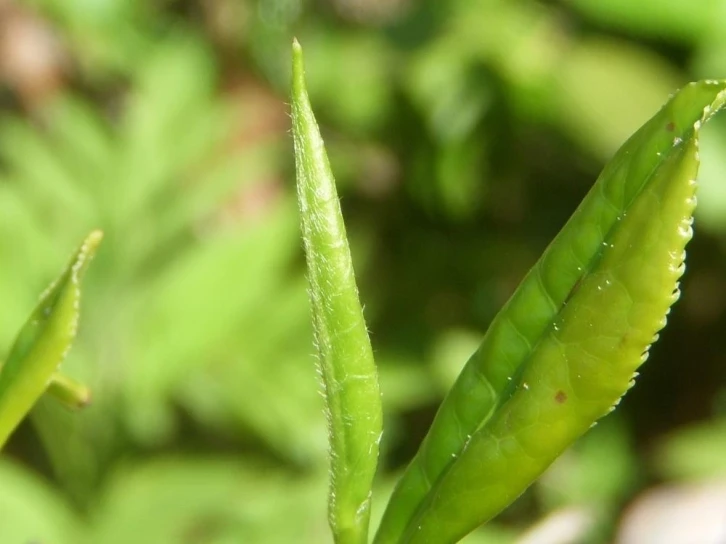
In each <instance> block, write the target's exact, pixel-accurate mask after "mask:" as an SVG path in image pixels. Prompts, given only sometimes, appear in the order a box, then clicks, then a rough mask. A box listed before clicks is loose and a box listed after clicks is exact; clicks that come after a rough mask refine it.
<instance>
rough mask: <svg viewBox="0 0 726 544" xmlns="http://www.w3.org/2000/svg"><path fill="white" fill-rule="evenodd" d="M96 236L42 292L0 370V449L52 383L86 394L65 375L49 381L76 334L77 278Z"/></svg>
mask: <svg viewBox="0 0 726 544" xmlns="http://www.w3.org/2000/svg"><path fill="white" fill-rule="evenodd" d="M102 236H103V235H102V234H101V232H100V231H94V232H92V233H91V234H89V235H88V237H87V238H86V240H85V241H84V242H83V244H82V245H81V247H80V248H79V249H78V251H76V253H75V254H74V255H73V258H72V259H71V261H70V263H69V264H68V266H67V267H66V269H65V270H64V271H63V273H62V274H61V275H60V277H59V278H58V279H57V280H56V281H55V282H54V283H53V284H52V285H51V286H50V287H49V288H48V289H47V290H46V291H45V293H43V295H42V296H41V297H40V302H39V304H38V306H37V307H36V308H35V311H34V312H33V313H32V315H31V316H30V319H28V321H27V323H26V324H25V326H24V327H23V329H22V330H21V331H20V334H19V335H18V337H17V339H16V340H15V343H14V344H13V347H12V348H11V350H10V355H9V357H8V359H7V361H5V363H4V364H3V366H2V369H1V370H0V447H2V446H3V445H4V444H5V442H6V441H7V439H8V437H9V436H10V434H11V433H12V432H13V430H15V428H16V427H17V426H18V424H19V423H20V421H21V420H22V419H23V418H24V417H25V415H26V414H27V413H28V412H29V411H30V409H31V408H32V407H33V405H34V404H35V403H36V401H37V400H38V398H39V397H40V396H41V395H42V394H43V393H44V392H45V391H46V390H47V389H48V387H49V385H51V384H53V383H54V382H55V385H52V387H53V389H54V390H56V391H58V392H59V393H62V395H61V396H63V397H64V398H66V399H70V397H72V396H74V395H84V394H85V395H87V393H84V392H83V391H81V390H80V389H78V386H77V385H73V386H71V384H72V383H73V382H69V381H68V379H67V378H64V377H62V378H60V380H58V379H55V380H54V375H56V371H57V370H58V367H59V366H60V364H61V362H63V359H64V358H65V356H66V354H67V353H68V350H69V349H70V347H71V343H72V342H73V339H74V338H75V336H76V330H77V328H78V316H79V306H80V296H81V286H80V282H81V277H82V276H83V273H84V272H85V270H86V268H87V267H88V263H89V262H90V261H91V259H92V258H93V256H94V254H95V252H96V249H97V247H98V244H99V243H100V242H101V238H102ZM71 389H74V390H75V392H74V391H71Z"/></svg>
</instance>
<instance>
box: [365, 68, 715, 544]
mask: <svg viewBox="0 0 726 544" xmlns="http://www.w3.org/2000/svg"><path fill="white" fill-rule="evenodd" d="M725 88H726V82H713V81H709V82H701V83H694V84H690V85H688V86H687V87H685V88H684V89H683V90H682V91H681V92H679V93H678V94H676V95H675V96H674V97H673V98H672V99H671V101H670V102H668V104H667V105H666V106H665V107H664V108H663V109H662V110H661V111H660V112H659V113H658V114H657V115H655V117H653V118H652V119H651V120H650V121H649V122H648V123H646V124H645V125H644V126H643V127H642V128H641V129H640V130H639V131H637V132H636V133H635V134H634V135H633V136H632V137H631V138H630V140H628V142H627V143H626V144H625V145H624V146H623V147H622V148H621V149H620V150H619V151H618V153H617V154H616V155H615V157H614V158H613V159H612V160H611V162H610V163H609V164H608V166H607V167H606V168H605V170H604V171H603V173H602V174H601V176H600V177H599V178H598V181H597V182H596V183H595V185H594V186H593V188H592V190H591V191H590V192H589V194H588V195H587V196H586V197H585V199H584V201H583V202H582V204H581V205H580V207H579V208H578V209H577V211H576V212H575V213H574V215H573V216H572V218H571V219H570V220H569V222H568V223H567V224H566V225H565V226H564V228H563V229H562V231H561V232H560V233H559V234H558V236H557V237H556V238H555V240H554V241H553V242H552V243H551V244H550V246H549V247H548V248H547V249H546V251H545V253H544V255H543V256H542V257H541V258H540V260H539V261H538V262H537V264H536V265H535V266H534V267H533V269H532V270H531V271H530V272H529V274H528V275H527V276H526V277H525V279H524V280H523V281H522V284H521V285H520V286H519V288H518V289H517V291H516V292H515V293H514V295H513V296H512V298H511V299H510V300H509V302H508V303H507V304H506V305H505V307H504V308H503V309H502V311H501V312H500V313H499V314H498V315H497V317H496V318H495V320H494V321H493V322H492V324H491V326H490V328H489V330H488V332H487V334H486V336H485V339H484V341H483V343H482V345H481V347H480V348H479V350H478V351H477V352H476V353H475V354H474V355H473V356H472V358H471V359H470V361H469V362H468V363H467V365H466V367H465V368H464V370H463V371H462V374H461V375H460V376H459V379H458V380H457V382H456V384H455V385H454V387H453V388H452V390H451V391H450V393H449V394H448V396H447V397H446V399H445V400H444V403H443V404H442V406H441V408H440V410H439V412H438V414H437V415H436V418H435V421H434V423H433V425H432V427H431V430H430V431H429V434H428V436H427V437H426V439H425V440H424V443H423V444H422V446H421V448H420V450H419V452H418V453H417V455H416V457H415V458H414V460H413V461H412V463H411V465H410V466H409V467H408V470H407V471H406V474H405V475H404V477H403V478H402V480H401V482H400V483H399V485H398V487H397V488H396V491H395V492H394V494H393V496H392V498H391V501H390V503H389V506H388V510H387V512H386V514H385V516H384V520H383V522H382V525H381V529H380V531H379V534H378V535H377V539H376V542H378V543H390V542H417V543H418V542H436V543H439V542H455V541H456V540H457V539H459V538H461V537H462V536H463V535H465V534H466V533H468V532H469V531H471V530H473V529H474V528H475V527H476V526H477V525H479V524H481V523H483V522H485V521H487V520H488V519H490V518H491V517H493V516H494V515H496V514H497V513H498V512H499V511H501V510H502V509H503V508H504V507H506V506H507V505H508V504H509V503H511V502H512V501H513V500H514V499H515V498H516V497H517V496H518V495H519V494H520V493H521V492H522V491H524V489H526V487H527V486H528V485H529V484H530V483H531V482H532V481H533V480H534V479H535V478H536V477H537V476H539V475H540V474H541V473H542V471H544V470H545V468H547V466H549V464H550V463H552V461H554V459H555V458H556V457H557V456H558V455H559V454H560V453H561V452H562V451H563V450H564V449H565V448H566V447H567V446H568V445H569V444H571V443H572V442H573V441H574V440H575V439H576V438H577V437H579V436H580V435H581V434H583V433H584V432H585V431H586V430H587V429H588V428H589V427H590V426H591V425H592V424H593V422H594V421H596V420H597V419H598V418H599V417H601V416H603V415H604V414H606V413H607V412H608V411H610V410H611V409H612V407H613V405H614V404H616V403H617V402H618V400H619V398H620V397H621V396H622V395H623V394H624V393H625V392H626V391H627V389H628V388H629V387H630V386H631V385H632V378H633V375H634V372H635V370H636V369H637V367H638V366H640V364H642V363H643V362H644V361H645V359H646V357H647V351H648V348H649V346H650V344H651V343H652V342H653V341H655V339H657V334H656V333H657V331H658V330H660V329H661V328H662V327H663V326H665V323H666V315H667V313H668V311H669V308H670V306H671V304H673V302H675V300H677V298H678V290H677V285H678V278H679V277H680V276H681V274H682V273H683V270H684V265H683V260H684V257H685V253H684V247H685V245H686V243H687V242H688V240H689V239H690V237H691V233H692V231H691V221H692V213H693V209H694V207H695V203H696V200H695V196H694V194H695V181H694V180H695V177H696V174H697V170H698V133H699V129H700V127H701V125H702V124H703V122H704V121H706V120H707V119H708V118H709V117H710V116H711V115H712V114H713V113H714V112H715V111H717V110H718V109H719V108H721V107H722V106H723V103H724V98H725V94H724V89H725Z"/></svg>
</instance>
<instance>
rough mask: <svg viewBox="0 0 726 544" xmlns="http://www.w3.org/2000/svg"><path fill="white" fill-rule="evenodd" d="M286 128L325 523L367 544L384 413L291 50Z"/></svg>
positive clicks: (342, 538)
mask: <svg viewBox="0 0 726 544" xmlns="http://www.w3.org/2000/svg"><path fill="white" fill-rule="evenodd" d="M292 125H293V137H294V141H295V161H296V165H297V187H298V200H299V205H300V213H301V216H302V232H303V241H304V244H305V254H306V258H307V264H308V281H309V283H310V298H311V305H312V313H313V328H314V333H315V341H316V344H317V348H318V352H319V359H320V374H321V376H322V380H323V386H324V392H325V399H326V403H327V415H328V423H329V435H330V449H331V451H330V459H331V486H330V495H329V521H330V525H331V528H332V530H333V534H334V536H335V540H336V542H339V543H361V544H362V543H365V542H367V533H368V521H369V516H370V501H371V497H370V495H371V485H372V481H373V476H374V474H375V471H376V464H377V462H378V443H379V441H380V438H381V428H382V409H381V397H380V391H379V386H378V375H377V372H376V367H375V364H374V362H373V353H372V350H371V344H370V340H369V338H368V332H367V330H366V326H365V321H364V318H363V310H362V308H361V305H360V302H359V300H358V290H357V287H356V284H355V277H354V275H353V265H352V261H351V257H350V250H349V248H348V242H347V239H346V235H345V226H344V224H343V216H342V214H341V211H340V203H339V201H338V196H337V193H336V190H335V182H334V180H333V175H332V173H331V171H330V165H329V163H328V158H327V155H326V153H325V148H324V145H323V141H322V138H321V137H320V131H319V129H318V126H317V123H316V121H315V117H314V115H313V112H312V109H311V107H310V101H309V99H308V95H307V91H306V89H305V80H304V71H303V59H302V50H301V48H300V45H299V44H298V43H297V41H296V42H295V43H294V45H293V81H292Z"/></svg>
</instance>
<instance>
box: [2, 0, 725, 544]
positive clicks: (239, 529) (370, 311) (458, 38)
mask: <svg viewBox="0 0 726 544" xmlns="http://www.w3.org/2000/svg"><path fill="white" fill-rule="evenodd" d="M293 35H295V36H297V37H298V39H299V40H300V42H301V43H302V45H303V47H304V49H305V54H306V64H307V76H308V83H309V88H310V94H311V99H312V102H313V106H314V108H315V110H316V113H317V115H318V119H319V121H320V124H321V127H322V130H323V135H324V137H325V138H326V143H327V145H328V149H329V153H330V158H331V162H332V163H333V168H334V170H335V172H336V175H337V180H338V183H339V186H340V193H341V196H342V205H343V211H344V214H345V217H346V221H347V222H348V231H349V235H350V237H351V242H352V245H353V253H354V260H355V265H356V269H357V273H358V276H359V281H360V287H361V296H362V299H363V301H364V303H365V308H366V315H367V319H368V323H369V328H370V330H371V331H372V342H373V345H374V350H375V353H376V356H377V360H378V362H379V365H380V373H381V382H382V389H383V394H384V407H385V436H384V441H383V445H382V447H383V453H382V459H381V469H380V477H379V486H378V488H377V490H376V495H375V497H374V502H375V505H374V518H377V517H378V516H380V514H381V509H382V507H383V506H384V505H385V500H386V497H387V494H388V493H390V490H391V488H392V485H393V483H394V482H395V478H396V477H397V475H399V474H400V472H401V470H402V469H403V467H404V466H405V463H406V462H407V461H408V460H409V459H410V457H411V456H412V455H413V453H414V452H415V450H416V448H417V445H418V443H419V442H420V440H421V439H422V437H423V435H424V433H425V431H426V429H427V426H428V424H429V423H430V421H431V419H432V417H433V415H434V413H435V410H436V407H437V405H438V403H439V402H440V401H441V399H442V397H443V395H444V393H445V391H446V390H447V388H448V387H449V385H450V384H451V383H452V381H453V380H454V378H455V376H456V375H457V373H458V371H459V369H460V368H461V366H462V365H463V364H464V362H465V361H466V359H467V357H468V356H469V355H470V354H471V353H472V352H473V350H474V349H475V347H476V346H477V343H478V342H479V340H480V339H481V337H482V335H483V333H484V331H485V330H486V327H487V325H488V323H489V322H490V320H491V319H492V317H493V316H494V315H495V313H496V312H497V311H498V309H499V308H500V307H501V305H502V304H503V303H504V302H505V301H506V299H507V298H508V296H509V295H510V293H511V292H512V290H513V289H514V288H515V287H516V285H517V283H518V282H519V280H520V279H521V278H522V277H523V275H524V274H525V273H526V271H527V270H528V269H529V267H530V266H531V265H532V264H533V263H534V262H535V260H536V259H537V257H538V256H539V254H540V253H541V252H542V250H543V249H544V248H545V247H546V245H547V243H548V242H549V241H550V240H551V238H552V237H553V236H554V235H555V234H556V233H557V231H558V230H559V228H560V227H561V226H562V225H563V224H564V222H565V221H566V220H567V218H568V217H569V215H570V214H571V213H572V211H573V210H574V209H575V207H576V206H577V204H578V202H579V201H580V199H581V198H582V197H583V195H584V194H585V193H586V191H587V190H588V189H589V187H590V186H591V184H592V183H593V181H594V180H595V178H596V177H597V175H598V173H599V171H600V169H601V168H602V166H603V165H604V163H605V161H606V160H607V159H608V158H609V157H610V156H611V155H612V153H613V152H614V151H615V150H616V149H617V148H618V147H619V145H620V144H622V143H623V141H624V140H625V139H626V138H627V137H628V136H629V135H630V134H631V133H632V132H633V131H634V130H635V129H636V128H638V127H639V126H640V125H641V124H642V123H643V122H644V121H646V120H647V119H648V118H649V117H650V116H652V115H653V114H654V113H655V111H656V110H657V109H658V108H659V107H660V106H661V104H662V103H663V102H665V100H666V99H667V98H668V96H669V95H670V93H672V92H673V91H675V90H676V89H677V88H678V87H680V86H682V85H683V84H684V83H686V82H688V81H690V80H695V79H701V78H719V77H724V76H726V0H709V1H706V0H698V1H694V0H640V1H637V2H636V1H633V0H608V1H600V0H560V1H554V0H553V1H550V2H544V1H541V2H537V1H534V0H532V1H529V0H482V1H474V0H471V1H466V0H453V1H441V0H258V1H254V0H202V1H199V2H194V1H187V0H153V1H148V0H75V1H69V0H32V1H26V2H17V1H13V0H0V82H1V86H0V263H2V264H1V266H0V301H2V304H1V306H2V311H0V357H2V356H4V355H5V354H6V353H7V350H8V349H9V346H10V343H11V342H12V339H13V335H14V334H15V332H16V331H17V329H18V328H19V326H20V324H21V323H22V321H23V319H24V318H25V316H26V315H28V313H29V312H30V310H31V308H32V307H33V305H34V302H35V300H36V297H37V295H38V293H39V292H40V291H41V290H42V289H43V288H44V287H45V285H46V284H47V283H48V282H49V281H50V279H51V278H52V277H54V275H55V274H56V273H57V272H58V271H59V270H60V269H61V267H62V266H63V264H64V263H65V260H66V258H67V257H68V255H69V254H70V253H71V251H72V249H73V248H74V247H75V246H76V244H77V243H78V242H79V241H80V240H81V239H82V237H83V236H84V235H85V234H86V233H87V232H88V231H89V230H91V229H92V228H95V227H99V228H102V229H103V230H104V231H105V233H106V239H105V240H104V244H103V246H102V249H101V251H100V254H99V255H98V257H97V260H96V262H95V263H94V265H93V267H92V268H91V271H90V277H89V278H88V282H87V289H86V293H85V299H84V306H83V311H82V321H81V331H80V337H79V339H78V341H77V343H76V345H75V347H74V349H73V351H72V353H71V355H70V357H69V359H68V360H67V362H66V363H65V367H64V368H65V370H66V371H67V373H68V374H69V375H71V376H73V377H75V378H78V379H82V380H84V381H85V382H87V383H88V384H89V385H91V386H92V388H93V391H94V403H93V405H92V407H91V408H90V409H87V410H85V411H84V412H82V413H79V414H71V413H69V412H67V411H65V410H64V409H63V408H60V407H58V406H56V405H55V404H54V403H53V401H52V400H47V401H46V400H44V401H43V402H42V403H41V404H40V406H38V408H37V409H36V410H35V411H34V413H33V415H32V418H31V419H30V420H29V421H28V422H26V423H25V424H24V425H23V426H22V427H21V428H20V429H19V431H18V432H17V433H16V435H15V436H14V438H13V439H12V441H11V443H10V444H9V446H8V448H7V449H6V450H5V451H4V452H3V457H2V461H0V482H1V483H0V542H2V544H30V543H43V544H91V543H93V544H115V543H119V544H122V543H123V544H126V543H129V542H134V543H141V544H146V543H148V544H152V543H153V544H167V543H168V544H227V543H229V544H232V543H252V544H254V543H261V544H262V543H264V544H267V543H278V542H279V543H291V542H300V543H324V542H329V541H330V537H329V535H328V529H327V522H326V512H325V510H326V505H325V501H326V487H327V475H326V469H327V461H326V434H325V432H326V431H325V423H324V417H323V406H322V399H321V397H320V395H319V394H318V390H319V386H318V383H317V380H316V375H315V368H314V365H315V363H314V349H313V344H312V339H311V331H310V326H309V323H308V320H309V310H308V305H307V298H306V297H307V295H306V284H305V277H304V262H303V257H302V248H301V243H300V241H299V239H298V236H299V234H298V230H297V229H298V217H297V212H296V209H295V202H294V179H293V156H292V142H291V138H290V134H289V119H288V116H287V113H288V107H287V100H288V99H287V86H288V81H289V74H288V72H289V49H290V43H291V40H292V37H293ZM701 157H702V159H703V167H702V173H701V188H700V189H699V191H700V193H699V209H698V215H697V221H696V236H695V239H694V241H693V242H692V243H691V245H690V246H689V260H688V272H687V274H686V276H685V278H684V281H683V284H682V290H683V295H682V297H681V301H680V302H679V303H678V304H677V305H676V307H675V308H674V310H673V312H671V315H670V318H669V326H668V328H667V329H666V331H665V332H664V333H663V334H662V335H661V337H662V338H661V340H660V342H659V343H658V344H657V345H656V346H655V348H654V349H653V350H652V355H651V358H650V360H649V361H648V363H647V364H646V365H645V366H644V367H643V375H642V377H641V378H640V379H639V380H638V385H637V387H635V388H634V389H633V390H632V391H631V392H630V393H629V394H628V396H627V397H626V399H625V400H624V401H623V402H622V403H621V406H620V409H619V410H618V411H616V412H615V413H614V414H613V415H611V416H610V417H608V418H607V419H605V420H604V421H602V422H601V423H600V424H599V425H598V426H597V427H596V428H595V429H594V430H593V431H592V432H591V433H589V434H588V435H587V436H586V437H585V438H584V439H582V440H581V441H580V442H579V443H578V444H577V445H576V446H575V447H574V448H573V449H572V450H570V451H568V452H567V453H566V454H565V455H564V456H563V457H562V458H561V459H560V460H559V461H558V462H557V463H556V464H555V465H554V466H553V467H552V469H551V470H550V471H549V472H548V473H547V474H546V475H545V476H544V477H543V478H542V480H541V481H540V482H538V483H537V484H536V485H535V486H533V488H532V489H530V490H529V491H528V492H527V493H525V495H524V496H523V497H522V498H521V499H519V500H518V501H517V502H516V503H515V504H514V505H513V506H512V507H511V508H509V509H508V510H507V511H506V512H505V513H504V514H503V515H502V516H500V517H499V518H498V519H497V520H496V521H495V522H494V523H492V524H490V525H489V526H487V527H486V528H485V529H483V530H481V531H479V532H477V533H475V534H474V535H472V536H471V537H469V538H468V539H467V541H466V542H469V543H472V544H475V543H508V542H517V541H519V542H538V543H546V542H557V543H564V542H585V543H590V542H593V543H595V542H610V541H613V540H614V539H615V540H617V541H618V542H630V541H628V540H627V539H626V537H624V536H622V534H623V531H624V529H623V526H624V524H625V521H624V520H627V518H628V515H629V513H631V514H632V512H633V505H634V504H638V501H641V500H644V499H643V498H644V497H647V494H648V493H649V492H650V490H653V489H656V490H657V489H661V488H665V489H674V490H678V489H681V488H683V487H685V486H691V487H692V486H694V485H695V486H698V485H702V483H703V482H718V481H719V478H720V479H723V477H724V476H726V379H725V375H726V372H724V357H725V356H724V352H725V349H724V348H725V347H726V344H725V340H724V335H723V332H722V331H723V330H724V325H725V324H726V323H725V322H726V315H725V313H724V309H725V308H726V243H725V242H726V180H724V179H723V178H724V177H725V176H726V117H722V118H720V119H718V118H717V119H715V120H714V121H713V122H712V123H711V124H710V125H709V126H708V128H707V130H706V134H705V136H704V139H703V142H702V146H701ZM664 486H665V487H664ZM691 487H689V489H690V488H691ZM563 513H564V514H568V513H569V514H572V515H573V516H574V518H572V519H575V522H572V523H570V526H571V527H572V526H576V525H577V523H580V522H583V520H584V522H583V523H581V525H584V526H585V528H584V529H583V531H584V532H583V531H580V532H579V533H578V536H576V537H575V539H574V540H566V539H565V537H564V536H562V535H560V539H559V540H550V541H548V540H542V539H540V540H533V539H536V538H537V537H536V536H534V534H533V532H532V529H531V528H532V527H533V526H534V525H536V524H538V523H539V524H540V525H541V523H542V521H541V520H542V519H552V516H556V515H558V514H560V515H561V514H563ZM572 519H571V521H572ZM578 520H579V521H578ZM374 523H375V521H374ZM535 532H536V528H535ZM528 538H529V539H530V540H527V539H528ZM656 541H657V542H666V541H665V540H656ZM634 542H646V541H645V540H640V541H637V540H636V541H634ZM693 542H706V541H705V540H704V541H698V540H694V541H693Z"/></svg>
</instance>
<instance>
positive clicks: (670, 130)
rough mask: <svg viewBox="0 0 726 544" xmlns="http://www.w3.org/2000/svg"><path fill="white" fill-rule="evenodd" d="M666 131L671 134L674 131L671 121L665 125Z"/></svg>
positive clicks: (674, 127) (674, 126) (674, 125)
mask: <svg viewBox="0 0 726 544" xmlns="http://www.w3.org/2000/svg"><path fill="white" fill-rule="evenodd" d="M666 130H667V131H668V132H673V131H674V130H676V124H675V123H674V122H673V121H671V122H670V123H668V124H667V125H666Z"/></svg>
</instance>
